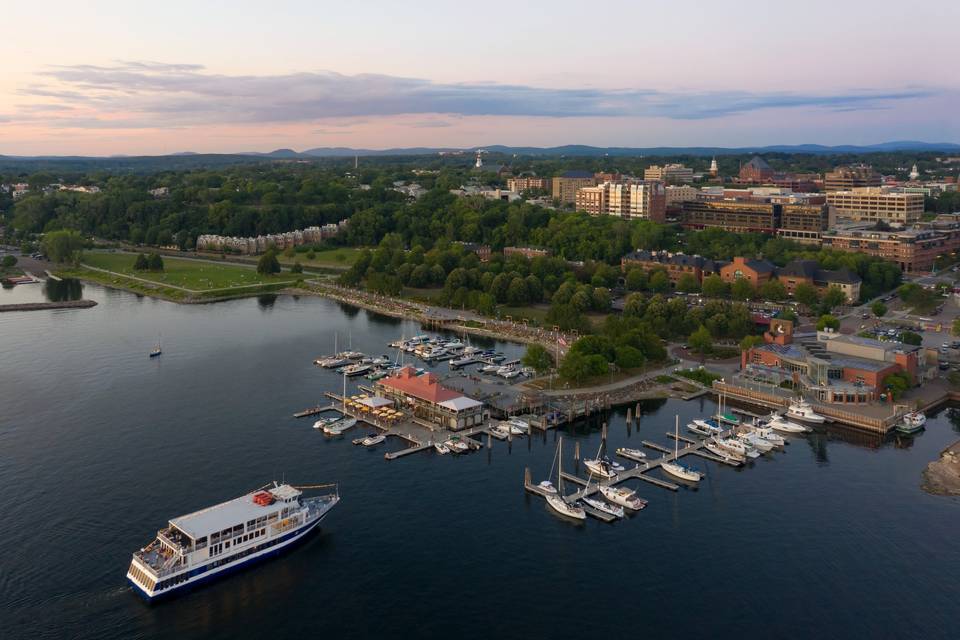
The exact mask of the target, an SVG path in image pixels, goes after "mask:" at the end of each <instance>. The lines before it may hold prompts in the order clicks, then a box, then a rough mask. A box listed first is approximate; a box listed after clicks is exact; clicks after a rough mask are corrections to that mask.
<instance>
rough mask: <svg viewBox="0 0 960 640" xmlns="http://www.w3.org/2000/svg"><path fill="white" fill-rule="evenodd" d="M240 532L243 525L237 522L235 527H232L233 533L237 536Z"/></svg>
mask: <svg viewBox="0 0 960 640" xmlns="http://www.w3.org/2000/svg"><path fill="white" fill-rule="evenodd" d="M241 533H243V525H242V524H238V525H237V526H235V527H234V528H233V535H235V536H238V535H240V534H241Z"/></svg>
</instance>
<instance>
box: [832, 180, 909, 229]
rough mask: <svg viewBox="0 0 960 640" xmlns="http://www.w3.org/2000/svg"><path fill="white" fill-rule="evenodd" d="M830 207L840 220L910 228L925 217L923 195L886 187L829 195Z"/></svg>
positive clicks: (838, 192) (858, 189) (866, 188)
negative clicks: (845, 219) (907, 226)
mask: <svg viewBox="0 0 960 640" xmlns="http://www.w3.org/2000/svg"><path fill="white" fill-rule="evenodd" d="M827 204H829V205H830V206H831V207H833V209H834V212H835V214H836V216H837V217H838V218H849V219H851V220H854V221H858V222H859V221H866V222H881V221H882V222H886V223H888V224H899V225H910V224H913V223H914V222H919V221H920V218H921V217H922V216H923V194H920V193H903V192H899V191H893V190H891V189H889V188H884V187H862V188H856V189H849V190H845V191H832V192H830V193H828V194H827Z"/></svg>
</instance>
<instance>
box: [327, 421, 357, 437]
mask: <svg viewBox="0 0 960 640" xmlns="http://www.w3.org/2000/svg"><path fill="white" fill-rule="evenodd" d="M356 424H357V419H356V418H352V417H350V416H344V417H343V418H340V419H339V420H335V421H333V422H331V423H330V424H327V425H324V427H323V432H324V433H325V434H327V435H328V436H339V435H342V434H343V432H344V431H346V430H347V429H352V428H353V427H354V426H356Z"/></svg>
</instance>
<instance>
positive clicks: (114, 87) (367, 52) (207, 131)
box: [0, 0, 960, 155]
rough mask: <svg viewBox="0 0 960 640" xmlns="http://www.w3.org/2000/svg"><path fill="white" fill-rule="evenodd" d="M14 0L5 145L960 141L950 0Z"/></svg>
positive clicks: (0, 148) (200, 148)
mask: <svg viewBox="0 0 960 640" xmlns="http://www.w3.org/2000/svg"><path fill="white" fill-rule="evenodd" d="M10 4H11V6H5V8H4V11H3V12H2V24H3V25H4V26H5V28H4V36H3V37H2V38H0V60H2V61H3V62H2V66H0V69H2V73H0V154H6V155H113V154H150V155H155V154H166V153H177V152H184V151H194V152H214V153H229V152H243V151H270V150H273V149H277V148H292V149H296V150H301V151H302V150H306V149H310V148H315V147H354V148H369V149H383V148H394V147H412V146H430V147H474V146H486V145H492V144H506V145H514V146H520V145H522V146H557V145H564V144H589V145H596V146H631V147H651V146H727V147H750V146H762V145H769V144H801V143H818V144H828V145H833V144H872V143H878V142H884V141H891V140H923V141H928V142H960V36H958V33H960V32H958V26H960V2H957V0H927V1H926V2H923V3H903V2H899V1H898V2H892V1H890V0H873V1H870V2H865V1H861V0H839V1H838V0H831V1H829V2H824V1H821V0H808V1H807V2H804V3H780V2H769V0H768V1H764V2H754V1H752V0H751V1H746V0H744V1H739V0H727V2H709V3H707V2H697V1H693V2H691V1H690V0H688V1H687V2H677V1H675V0H674V1H660V0H634V1H633V2H621V1H619V0H610V1H607V2H604V3H590V2H583V1H582V0H581V1H578V2H567V1H565V0H552V1H550V2H535V1H533V0H528V1H527V2H522V1H518V0H513V1H512V2H500V1H499V0H487V1H486V2H471V3H465V2H449V1H448V2H433V1H417V0H413V1H411V2H396V1H392V2H378V1H364V0H354V1H353V2H349V3H344V2H333V1H331V0H315V1H313V2H300V1H282V0H274V1H273V2H263V1H262V0H260V1H258V2H247V1H246V0H234V1H232V2H221V1H218V0H209V1H198V0H194V1H193V2H181V1H180V0H168V1H166V2H164V3H162V4H157V3H150V4H149V5H148V4H147V3H140V2H130V1H129V0H125V1H124V2H113V1H105V0H103V1H101V0H88V1H87V2H85V3H78V2H75V1H71V2H51V1H44V0H34V1H32V2H19V3H10ZM786 5H789V6H786Z"/></svg>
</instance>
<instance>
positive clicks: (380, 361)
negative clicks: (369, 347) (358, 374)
mask: <svg viewBox="0 0 960 640" xmlns="http://www.w3.org/2000/svg"><path fill="white" fill-rule="evenodd" d="M391 362H392V361H391V360H390V358H389V357H388V356H386V355H380V356H378V357H376V358H371V359H370V364H372V365H376V366H378V367H381V366H383V365H385V364H390V363H391Z"/></svg>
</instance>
